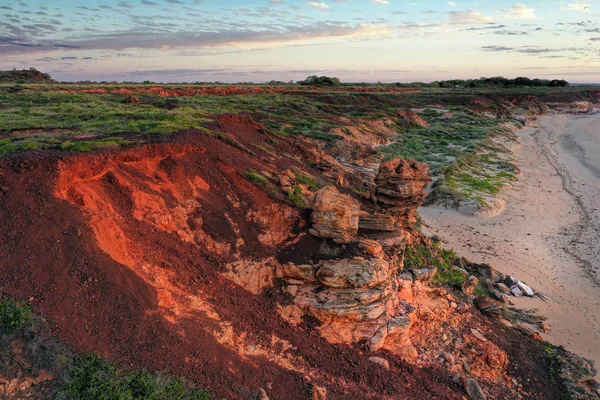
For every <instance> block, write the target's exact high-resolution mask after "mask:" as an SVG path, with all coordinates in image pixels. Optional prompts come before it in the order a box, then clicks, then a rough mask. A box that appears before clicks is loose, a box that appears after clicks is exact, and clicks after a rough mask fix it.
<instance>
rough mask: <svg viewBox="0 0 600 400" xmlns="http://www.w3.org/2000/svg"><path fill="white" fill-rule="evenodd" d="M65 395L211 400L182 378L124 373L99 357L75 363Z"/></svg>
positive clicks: (106, 398)
mask: <svg viewBox="0 0 600 400" xmlns="http://www.w3.org/2000/svg"><path fill="white" fill-rule="evenodd" d="M64 394H66V395H67V396H68V397H69V398H72V399H82V400H84V399H90V400H91V399H103V400H113V399H114V400H146V399H152V400H211V399H213V397H212V395H210V394H209V393H208V392H206V391H203V390H200V389H196V388H189V387H188V386H187V385H186V384H185V383H184V381H183V379H181V378H167V377H161V376H158V375H155V374H151V373H149V372H148V371H132V372H123V371H121V370H120V369H118V368H117V367H116V366H115V365H114V364H112V363H110V362H109V361H107V360H104V359H102V358H101V357H100V356H99V355H98V354H94V353H92V354H84V355H81V356H79V357H77V358H76V359H75V360H74V362H73V369H72V372H71V380H70V381H69V383H67V385H66V387H65V390H64Z"/></svg>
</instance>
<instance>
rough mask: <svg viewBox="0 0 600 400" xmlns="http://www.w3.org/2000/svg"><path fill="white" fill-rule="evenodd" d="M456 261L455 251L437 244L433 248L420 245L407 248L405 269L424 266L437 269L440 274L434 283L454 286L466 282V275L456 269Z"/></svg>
mask: <svg viewBox="0 0 600 400" xmlns="http://www.w3.org/2000/svg"><path fill="white" fill-rule="evenodd" d="M455 260H456V253H455V252H454V251H453V250H446V249H443V248H441V247H440V246H439V245H437V244H433V245H432V246H431V247H426V246H424V245H419V246H417V247H407V248H406V251H405V253H404V268H406V269H410V268H420V267H423V266H432V267H436V268H437V270H438V272H437V274H436V276H435V278H434V281H436V282H439V283H442V284H447V285H454V284H456V283H460V282H462V281H464V280H465V278H466V276H465V274H464V273H463V272H462V271H460V270H458V269H456V268H454V267H453V263H454V261H455Z"/></svg>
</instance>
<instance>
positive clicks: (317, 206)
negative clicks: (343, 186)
mask: <svg viewBox="0 0 600 400" xmlns="http://www.w3.org/2000/svg"><path fill="white" fill-rule="evenodd" d="M310 203H311V204H312V209H313V213H312V216H311V222H312V228H311V230H310V233H311V234H312V235H314V236H317V237H320V238H324V239H333V241H334V242H336V243H350V242H351V241H353V239H355V238H356V234H357V233H358V221H359V211H360V205H359V204H358V201H356V200H354V199H353V198H351V197H350V196H346V195H342V194H340V192H339V191H338V190H337V189H336V188H335V187H334V186H327V187H325V188H323V189H322V190H320V191H318V192H317V193H315V194H314V195H313V197H312V198H311V200H310Z"/></svg>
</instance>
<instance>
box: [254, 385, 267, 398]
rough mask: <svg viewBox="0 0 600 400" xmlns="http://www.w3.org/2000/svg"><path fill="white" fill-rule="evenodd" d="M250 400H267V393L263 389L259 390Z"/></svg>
mask: <svg viewBox="0 0 600 400" xmlns="http://www.w3.org/2000/svg"><path fill="white" fill-rule="evenodd" d="M252 400H269V396H267V392H265V389H263V388H260V389H258V390H257V391H256V392H254V394H253V395H252Z"/></svg>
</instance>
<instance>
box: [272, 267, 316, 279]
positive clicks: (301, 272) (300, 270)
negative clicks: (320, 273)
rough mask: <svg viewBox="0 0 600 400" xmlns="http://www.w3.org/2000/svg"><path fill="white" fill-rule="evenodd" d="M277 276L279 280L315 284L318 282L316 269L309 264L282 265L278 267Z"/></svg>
mask: <svg viewBox="0 0 600 400" xmlns="http://www.w3.org/2000/svg"><path fill="white" fill-rule="evenodd" d="M276 276H277V277H278V278H292V279H299V280H301V281H304V282H315V281H316V280H317V277H316V275H315V269H314V268H313V266H312V265H308V264H303V265H295V264H292V263H288V264H285V265H280V266H278V267H277V270H276Z"/></svg>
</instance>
